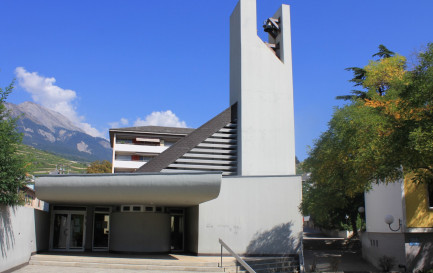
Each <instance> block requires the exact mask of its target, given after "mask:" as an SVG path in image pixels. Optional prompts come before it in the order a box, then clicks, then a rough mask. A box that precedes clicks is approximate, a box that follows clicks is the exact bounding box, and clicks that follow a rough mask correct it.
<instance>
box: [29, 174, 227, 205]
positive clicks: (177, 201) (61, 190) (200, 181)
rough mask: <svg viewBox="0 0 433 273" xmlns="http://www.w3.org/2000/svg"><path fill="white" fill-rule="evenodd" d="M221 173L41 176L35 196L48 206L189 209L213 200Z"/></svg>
mask: <svg viewBox="0 0 433 273" xmlns="http://www.w3.org/2000/svg"><path fill="white" fill-rule="evenodd" d="M221 179H222V173H221V172H196V173H128V174H124V173H119V174H84V175H46V176H45V175H44V176H39V177H36V179H35V191H36V196H37V197H38V198H39V199H40V200H43V201H47V202H49V203H52V204H89V205H92V204H95V205H102V204H104V205H121V204H123V205H133V204H136V205H141V204H143V205H160V206H193V205H198V204H200V203H203V202H206V201H209V200H212V199H215V198H217V197H218V195H219V193H220V188H221Z"/></svg>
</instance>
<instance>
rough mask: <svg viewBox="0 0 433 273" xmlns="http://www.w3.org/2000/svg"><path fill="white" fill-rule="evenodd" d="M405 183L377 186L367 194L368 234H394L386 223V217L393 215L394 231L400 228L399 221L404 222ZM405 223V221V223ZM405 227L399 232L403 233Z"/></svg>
mask: <svg viewBox="0 0 433 273" xmlns="http://www.w3.org/2000/svg"><path fill="white" fill-rule="evenodd" d="M403 207H404V200H403V182H402V181H398V182H394V183H389V184H388V185H386V184H383V183H381V184H375V185H373V188H372V189H371V190H370V191H369V192H366V193H365V221H366V226H367V232H388V233H394V232H393V231H391V230H390V229H389V226H388V225H387V224H386V223H385V220H384V219H385V216H386V215H388V214H389V215H392V216H393V217H394V223H393V224H392V225H391V227H393V228H394V229H397V228H398V219H401V220H402V221H403V220H404V216H403V212H404V211H403ZM403 223H404V221H403ZM403 229H404V227H403V228H402V229H400V230H399V231H398V232H402V231H403Z"/></svg>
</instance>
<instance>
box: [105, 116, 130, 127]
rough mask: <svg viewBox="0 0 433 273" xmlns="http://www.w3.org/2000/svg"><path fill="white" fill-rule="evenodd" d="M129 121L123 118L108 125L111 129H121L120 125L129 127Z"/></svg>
mask: <svg viewBox="0 0 433 273" xmlns="http://www.w3.org/2000/svg"><path fill="white" fill-rule="evenodd" d="M128 123H129V121H128V119H126V118H121V119H120V121H113V122H110V123H108V125H110V128H119V127H120V125H122V126H126V125H128Z"/></svg>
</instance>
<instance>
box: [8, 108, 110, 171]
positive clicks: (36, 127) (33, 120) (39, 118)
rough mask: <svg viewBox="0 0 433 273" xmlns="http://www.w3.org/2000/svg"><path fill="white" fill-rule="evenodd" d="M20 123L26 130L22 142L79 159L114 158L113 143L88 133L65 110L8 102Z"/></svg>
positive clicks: (12, 113) (22, 128)
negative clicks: (66, 115)
mask: <svg viewBox="0 0 433 273" xmlns="http://www.w3.org/2000/svg"><path fill="white" fill-rule="evenodd" d="M5 105H6V107H7V108H8V109H9V111H10V113H11V115H12V116H13V117H18V121H17V127H18V130H19V131H20V132H22V133H23V134H24V137H23V143H24V144H26V145H29V146H32V147H35V148H37V149H39V150H43V151H48V152H50V153H53V154H57V155H60V156H62V157H65V158H68V159H71V160H78V161H87V162H90V161H94V160H104V159H105V160H109V161H111V156H112V152H111V147H110V143H109V142H108V141H107V140H106V139H104V138H100V137H93V136H90V135H88V134H86V133H85V132H84V131H83V130H82V129H81V128H79V127H78V126H77V125H75V124H73V123H72V122H71V121H70V120H69V119H68V118H66V117H65V116H63V115H62V114H60V113H58V112H55V111H52V110H50V109H47V108H45V107H43V106H41V105H39V104H36V103H33V102H28V101H27V102H23V103H21V104H18V105H16V104H12V103H5Z"/></svg>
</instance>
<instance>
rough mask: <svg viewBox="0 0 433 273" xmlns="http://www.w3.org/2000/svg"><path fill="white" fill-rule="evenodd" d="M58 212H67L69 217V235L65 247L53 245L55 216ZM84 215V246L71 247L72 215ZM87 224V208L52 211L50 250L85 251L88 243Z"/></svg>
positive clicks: (67, 223) (67, 222)
mask: <svg viewBox="0 0 433 273" xmlns="http://www.w3.org/2000/svg"><path fill="white" fill-rule="evenodd" d="M56 214H67V215H68V216H67V217H68V218H67V220H66V226H67V227H68V235H67V239H66V246H65V248H54V247H53V241H54V218H55V215H56ZM72 214H74V215H83V216H84V217H83V219H84V221H83V246H82V247H81V248H70V245H69V244H70V235H71V232H70V231H69V229H70V227H71V215H72ZM86 224H87V209H86V210H81V211H79V210H52V211H51V221H50V244H49V249H50V251H71V252H72V251H84V249H85V244H86Z"/></svg>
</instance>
